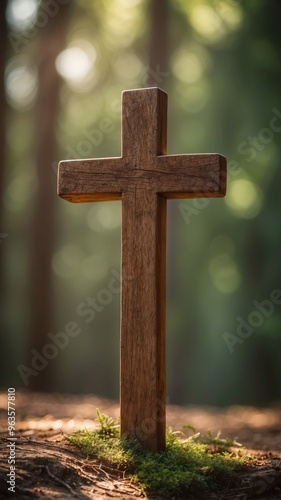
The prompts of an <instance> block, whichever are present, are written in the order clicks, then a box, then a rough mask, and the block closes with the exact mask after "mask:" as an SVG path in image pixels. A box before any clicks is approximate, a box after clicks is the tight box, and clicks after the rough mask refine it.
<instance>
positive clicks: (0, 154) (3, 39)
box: [0, 0, 8, 352]
mask: <svg viewBox="0 0 281 500" xmlns="http://www.w3.org/2000/svg"><path fill="white" fill-rule="evenodd" d="M7 3H8V1H7V0H2V1H1V2H0V47H1V50H0V200H3V192H4V172H5V163H6V98H5V86H4V73H5V65H6V59H7V49H8V46H7V45H8V38H7V32H8V29H7V23H6V8H7ZM6 236H7V235H6V234H5V231H4V227H3V204H2V202H1V204H0V311H1V309H2V307H3V247H4V245H5V237H6ZM0 314H1V313H0ZM1 317H2V314H1ZM1 330H2V327H1ZM1 333H2V335H1V336H0V352H5V351H4V346H3V343H4V342H5V343H6V339H5V338H4V336H3V334H4V332H3V331H1Z"/></svg>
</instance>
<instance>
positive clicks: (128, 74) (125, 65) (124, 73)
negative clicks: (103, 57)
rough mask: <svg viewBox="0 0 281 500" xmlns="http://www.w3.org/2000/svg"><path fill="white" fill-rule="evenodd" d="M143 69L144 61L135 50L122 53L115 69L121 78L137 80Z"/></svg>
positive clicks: (115, 63) (117, 59)
mask: <svg viewBox="0 0 281 500" xmlns="http://www.w3.org/2000/svg"><path fill="white" fill-rule="evenodd" d="M143 69H144V66H143V64H142V62H141V61H140V59H139V58H138V56H137V55H136V54H134V53H133V52H125V53H122V54H121V55H120V56H118V57H117V58H116V60H115V62H114V71H115V73H116V75H117V77H118V78H120V80H124V79H127V80H136V79H137V78H138V76H139V75H140V74H141V72H142V71H143Z"/></svg>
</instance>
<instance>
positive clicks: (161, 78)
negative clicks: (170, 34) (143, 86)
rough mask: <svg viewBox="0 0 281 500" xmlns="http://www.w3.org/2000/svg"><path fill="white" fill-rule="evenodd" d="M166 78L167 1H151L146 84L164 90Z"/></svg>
mask: <svg viewBox="0 0 281 500" xmlns="http://www.w3.org/2000/svg"><path fill="white" fill-rule="evenodd" d="M167 76H168V73H167V0H153V1H152V12H151V32H150V47H149V68H148V75H147V84H148V86H152V87H161V88H163V89H165V87H166V83H165V79H166V78H167Z"/></svg>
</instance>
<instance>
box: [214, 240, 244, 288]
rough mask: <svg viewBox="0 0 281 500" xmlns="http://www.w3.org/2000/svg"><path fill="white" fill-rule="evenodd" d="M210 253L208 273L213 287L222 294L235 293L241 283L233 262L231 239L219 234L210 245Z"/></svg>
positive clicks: (233, 246)
mask: <svg viewBox="0 0 281 500" xmlns="http://www.w3.org/2000/svg"><path fill="white" fill-rule="evenodd" d="M210 253H211V255H212V258H211V260H210V263H209V273H210V277H211V279H212V282H213V284H214V286H215V287H216V288H217V290H219V291H220V292H221V293H224V294H230V293H233V292H235V291H236V290H237V288H238V287H239V285H240V283H241V274H240V272H239V269H238V266H237V264H236V262H235V260H234V254H235V244H234V241H233V239H232V238H230V237H229V236H227V235H224V234H219V235H218V236H216V237H215V238H214V239H213V240H212V241H211V243H210Z"/></svg>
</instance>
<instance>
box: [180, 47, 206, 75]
mask: <svg viewBox="0 0 281 500" xmlns="http://www.w3.org/2000/svg"><path fill="white" fill-rule="evenodd" d="M173 73H174V74H175V76H176V77H177V78H178V79H179V80H180V81H182V82H183V83H193V82H196V81H197V80H199V78H200V77H201V76H202V74H203V65H202V61H201V60H200V59H199V57H198V56H197V55H196V54H194V53H192V52H189V51H184V50H180V51H179V52H177V53H176V55H175V56H174V61H173Z"/></svg>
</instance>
